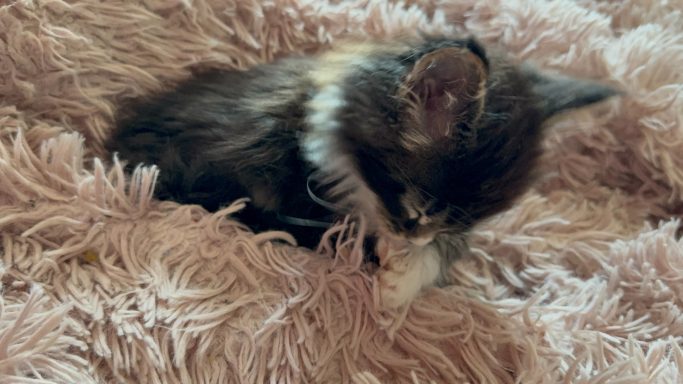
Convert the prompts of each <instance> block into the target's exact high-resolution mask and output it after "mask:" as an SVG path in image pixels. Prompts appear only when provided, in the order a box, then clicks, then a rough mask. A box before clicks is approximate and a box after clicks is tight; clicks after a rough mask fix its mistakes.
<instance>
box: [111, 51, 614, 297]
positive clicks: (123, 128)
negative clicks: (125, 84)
mask: <svg viewBox="0 0 683 384" xmlns="http://www.w3.org/2000/svg"><path fill="white" fill-rule="evenodd" d="M557 92H564V93H563V94H561V95H560V96H557V97H553V94H554V93H557ZM612 93H613V92H612V91H611V90H609V89H608V88H605V87H602V86H598V85H594V84H590V83H583V82H577V81H569V80H567V79H565V80H560V81H557V80H551V79H549V78H547V77H543V76H541V75H539V74H537V73H535V72H533V71H532V70H530V69H528V68H524V67H520V66H517V65H514V64H512V63H510V62H509V61H508V60H507V59H506V58H505V57H504V56H500V55H493V56H487V55H486V54H485V53H484V50H483V48H482V47H481V46H479V44H477V43H476V42H474V41H473V40H471V39H460V40H454V39H428V40H423V41H418V42H391V43H387V42H384V43H379V44H377V43H375V44H373V43H362V44H361V43H358V44H350V45H346V46H343V47H340V48H339V49H337V50H333V51H331V52H328V53H326V54H324V55H322V56H318V57H308V58H293V59H286V60H282V61H280V62H277V63H274V64H269V65H262V66H258V67H255V68H253V69H251V70H249V71H246V72H218V73H212V74H205V75H201V76H198V77H196V78H193V79H191V80H190V81H188V82H186V83H184V84H182V85H180V86H179V87H178V88H177V89H176V90H174V91H173V92H170V93H165V94H162V95H160V96H157V97H156V98H155V99H153V100H151V101H150V102H148V103H144V104H141V105H139V106H138V107H136V108H134V109H133V110H132V113H131V114H130V116H128V117H127V118H124V119H122V123H121V124H120V128H119V130H118V131H117V132H116V133H115V134H114V136H113V138H112V140H111V142H110V145H109V148H110V149H111V150H112V151H116V152H118V153H119V154H120V156H121V157H122V158H123V159H124V160H126V161H128V162H129V163H131V164H137V163H145V164H157V165H158V166H159V167H160V170H161V174H160V181H159V190H158V196H159V197H160V198H163V199H173V200H176V201H179V202H182V203H194V204H201V205H203V206H204V207H206V208H207V209H209V210H215V209H217V208H219V207H220V206H221V205H224V204H228V203H230V202H231V201H232V200H234V199H237V198H240V197H244V196H249V197H250V198H251V199H252V202H253V204H252V205H251V206H250V208H249V209H247V210H246V211H245V212H244V213H243V214H242V217H241V219H242V220H244V221H245V222H246V223H247V224H249V225H251V226H253V227H254V228H255V229H257V230H261V229H268V228H271V229H286V230H289V231H290V232H292V233H293V234H294V235H295V237H297V239H298V240H299V241H300V242H302V243H304V244H305V245H308V246H312V245H314V244H315V242H316V241H317V240H318V238H319V235H320V231H321V230H322V228H318V229H317V230H316V228H311V227H306V226H299V225H293V226H292V225H289V224H291V223H292V220H289V219H291V218H292V217H299V218H306V219H318V218H320V217H325V216H328V215H329V214H330V213H331V212H330V211H329V209H328V208H325V207H323V206H321V205H320V204H318V203H316V202H315V201H314V199H313V198H312V197H311V193H310V191H309V190H308V188H307V187H308V183H307V181H308V178H309V175H313V177H314V179H313V180H314V183H315V184H316V185H322V186H331V189H330V191H329V193H328V194H327V197H328V198H329V199H330V200H332V201H333V202H334V203H336V204H338V205H339V206H341V208H340V209H338V210H337V212H334V213H335V214H337V215H342V214H345V213H352V214H357V215H363V216H364V217H365V218H366V219H367V220H368V222H369V224H370V229H371V231H372V233H373V234H376V235H380V236H383V237H384V238H391V239H397V238H398V239H406V240H409V242H406V244H405V249H407V250H408V251H409V252H408V256H404V257H403V258H402V260H403V261H401V262H394V263H393V264H394V265H395V266H398V267H395V268H393V269H392V268H390V267H386V266H385V269H386V268H389V270H388V271H387V272H386V273H385V274H384V277H385V279H384V280H387V279H388V280H390V281H389V282H387V283H386V284H385V285H386V286H387V287H389V288H388V291H389V290H391V288H390V287H392V286H394V287H397V286H399V285H400V284H396V281H395V280H396V279H400V278H401V276H403V277H404V278H405V277H406V276H408V275H411V276H412V277H410V278H411V279H413V280H415V281H414V282H413V283H412V284H403V285H402V286H403V287H404V288H405V287H407V286H411V287H413V288H405V289H407V290H408V291H410V292H408V293H404V292H402V293H396V294H395V295H394V296H400V297H393V298H392V297H388V299H387V300H388V301H390V302H391V303H390V305H400V304H402V303H404V302H405V301H406V300H409V298H410V297H412V295H414V294H415V293H416V292H417V291H416V290H419V289H420V288H421V287H422V286H423V285H428V284H430V283H431V282H433V281H434V280H435V279H436V278H437V277H438V276H439V275H441V274H442V273H443V272H444V271H445V270H446V267H447V266H449V265H450V263H451V262H452V260H453V259H454V258H455V257H457V255H458V254H459V252H460V249H459V248H461V246H462V244H463V242H462V239H463V234H464V233H465V232H466V231H467V230H468V229H469V228H470V227H471V226H472V225H473V224H475V223H477V222H478V221H480V220H482V219H484V218H486V217H488V216H490V215H492V214H494V213H497V212H500V211H501V210H503V209H504V208H506V207H507V206H508V205H509V204H511V202H512V201H513V200H514V198H515V197H517V196H519V195H520V194H521V193H522V192H523V191H524V189H525V188H526V187H527V185H528V183H529V180H530V178H531V169H532V168H533V163H534V161H535V159H536V158H537V155H538V153H539V150H540V149H539V141H540V138H541V127H542V123H543V121H544V120H545V119H547V118H548V117H550V116H552V115H553V114H555V113H557V112H560V111H562V110H564V109H568V108H574V107H579V106H582V105H585V104H589V103H592V102H594V101H599V100H601V99H603V98H605V97H607V96H609V95H611V94H612ZM283 217H284V218H285V219H283ZM287 218H289V219H287ZM432 240H433V241H432ZM410 243H412V244H413V245H408V244H410ZM422 256H424V260H425V261H424V262H421V261H420V260H421V257H422ZM437 264H438V265H437ZM420 268H422V269H424V271H423V270H422V269H420ZM400 270H402V271H403V272H400ZM416 271H417V272H416ZM394 275H395V276H394ZM415 287H416V288H415ZM394 291H395V289H394ZM388 296H391V294H388Z"/></svg>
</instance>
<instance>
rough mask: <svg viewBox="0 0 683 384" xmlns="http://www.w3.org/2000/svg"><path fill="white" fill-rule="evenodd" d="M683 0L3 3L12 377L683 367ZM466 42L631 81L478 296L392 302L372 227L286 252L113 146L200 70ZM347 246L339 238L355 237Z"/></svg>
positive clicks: (419, 376) (3, 186) (610, 375)
mask: <svg viewBox="0 0 683 384" xmlns="http://www.w3.org/2000/svg"><path fill="white" fill-rule="evenodd" d="M682 10H683V2H681V1H680V0H670V1H654V0H651V1H647V0H626V1H621V0H613V1H598V2H594V1H568V0H562V1H540V0H539V1H521V0H509V1H508V0H505V1H503V0H483V1H480V0H462V1H447V0H443V1H439V0H415V1H411V2H409V3H404V2H397V1H369V0H355V1H334V0H268V1H257V0H178V1H175V0H141V1H122V0H107V1H99V0H69V1H62V0H40V1H38V0H36V1H11V0H10V1H9V2H7V1H5V2H4V5H2V6H1V8H0V233H1V237H2V242H1V250H2V253H1V257H2V259H1V260H0V279H1V293H2V299H1V301H0V303H1V305H0V383H110V382H112V383H114V382H122V383H123V382H131V383H260V382H271V383H276V382H277V383H299V382H308V383H346V382H351V383H359V384H360V383H367V384H370V383H372V384H376V383H430V382H433V383H596V384H597V383H622V384H625V383H647V382H652V383H680V382H683V377H682V375H681V373H680V372H681V370H683V353H682V351H681V348H682V347H683V241H681V240H680V222H679V217H680V215H681V213H683V204H682V198H683V125H682V121H683V96H682V95H681V92H682V91H683V70H682V68H683V23H682V22H681V20H683V14H682ZM418 30H423V31H432V32H443V33H453V32H468V33H473V34H476V35H477V36H480V37H481V39H483V40H484V41H486V42H495V43H499V44H501V45H503V46H504V47H506V48H507V49H508V50H509V51H510V52H511V53H512V54H513V55H515V56H517V57H519V58H523V59H528V60H531V61H533V62H535V63H537V64H538V65H539V66H541V67H543V68H545V69H548V70H553V71H558V72H564V73H568V74H575V75H581V76H586V77H593V78H600V79H603V80H605V81H607V82H610V83H612V84H616V85H618V86H620V87H621V88H622V89H624V90H625V91H626V92H627V96H626V97H624V98H621V99H618V100H612V101H610V102H607V103H605V104H604V105H602V106H600V107H597V108H592V109H590V110H586V111H582V112H577V113H572V114H568V115H566V116H565V117H564V118H563V119H558V120H557V121H556V122H555V123H553V124H552V125H551V126H550V127H549V131H548V139H547V140H546V142H545V150H546V154H545V155H544V158H543V162H542V168H541V172H542V178H541V180H540V181H539V182H538V183H537V184H536V185H535V187H534V189H533V190H531V191H530V192H529V193H528V194H526V195H525V196H524V197H523V198H522V199H521V200H520V201H519V202H518V204H516V205H515V206H514V207H513V208H512V209H511V210H509V211H508V212H505V213H504V214H502V215H499V216H497V217H495V218H494V219H492V220H490V221H489V222H487V223H485V224H483V225H481V226H479V227H478V228H477V229H476V231H474V233H473V234H472V252H471V254H470V255H467V256H466V257H464V258H463V259H462V260H461V261H460V262H458V263H457V265H455V266H454V268H453V271H452V272H453V277H454V279H455V281H456V283H455V285H453V286H450V287H446V288H443V289H436V288H434V289H430V290H428V291H426V292H425V293H424V295H422V296H421V297H420V298H419V299H417V300H416V301H415V302H414V303H413V305H412V306H411V307H410V308H409V309H407V310H404V311H400V312H397V313H393V312H384V311H381V310H380V309H378V307H377V301H378V296H377V289H376V279H375V277H373V274H372V271H370V270H368V269H366V267H364V266H363V265H362V264H361V255H360V244H359V242H358V241H357V239H358V235H359V233H362V227H359V225H358V224H356V223H342V224H340V225H339V226H337V227H336V228H334V229H333V230H334V231H337V232H340V231H341V232H343V233H342V236H341V237H340V240H339V241H338V242H337V244H336V247H333V245H332V244H329V242H328V243H327V244H324V245H323V246H322V247H321V249H320V250H319V252H318V253H313V252H310V251H306V250H304V249H300V248H295V247H291V246H287V245H283V244H282V241H274V240H285V241H288V240H291V239H290V238H289V236H288V235H287V234H283V233H264V234H258V235H253V234H251V233H249V231H247V230H246V229H245V228H243V227H242V226H240V225H239V224H238V223H236V222H235V221H233V220H231V219H230V217H231V213H233V212H235V210H237V209H239V208H240V206H241V205H242V204H243V202H239V201H238V202H235V203H234V204H233V205H231V206H230V207H227V208H225V209H224V210H222V211H220V212H217V213H208V212H206V211H204V210H202V209H201V208H198V207H195V206H180V205H178V204H175V203H172V202H159V201H156V200H155V199H153V198H152V194H153V188H154V181H155V178H156V175H157V171H156V170H155V169H153V168H144V169H138V170H137V171H136V172H135V173H134V174H133V175H132V177H129V176H127V175H124V174H123V172H122V170H121V166H120V164H118V163H115V162H112V159H111V157H109V156H108V155H106V154H104V153H103V152H102V142H103V140H104V138H105V137H106V136H107V134H108V132H109V131H110V129H111V127H112V122H113V119H114V117H115V115H116V111H117V108H120V106H121V105H122V104H124V103H125V102H127V101H129V100H130V99H131V98H132V97H137V96H141V95H145V94H148V93H150V92H154V91H156V90H159V89H163V88H164V87H167V86H170V85H172V84H173V83H174V82H176V81H179V80H181V79H183V78H185V77H187V76H188V75H189V74H190V72H191V71H192V70H193V69H196V68H200V69H201V68H207V67H220V68H247V67H249V66H251V65H254V64H256V63H260V62H265V61H269V60H272V59H274V58H276V57H278V56H280V55H283V54H287V53H289V52H301V51H306V50H317V49H324V48H325V47H326V46H329V45H330V44H334V43H335V41H337V40H338V39H339V38H340V37H342V36H345V35H348V34H361V35H366V36H389V35H392V34H398V33H416V32H417V31H418ZM333 249H336V251H333Z"/></svg>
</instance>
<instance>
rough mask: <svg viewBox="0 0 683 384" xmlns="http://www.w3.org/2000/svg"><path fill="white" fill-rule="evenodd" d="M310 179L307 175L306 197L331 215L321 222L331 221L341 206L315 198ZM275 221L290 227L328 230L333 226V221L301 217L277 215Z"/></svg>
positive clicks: (340, 209)
mask: <svg viewBox="0 0 683 384" xmlns="http://www.w3.org/2000/svg"><path fill="white" fill-rule="evenodd" d="M311 178H312V175H309V176H308V178H307V179H306V191H307V192H308V196H309V197H310V198H311V200H313V201H314V202H315V203H316V204H318V205H320V206H321V207H323V208H326V209H328V210H329V211H331V212H332V214H330V215H328V216H326V217H324V218H322V219H323V220H325V219H333V217H334V216H335V214H336V213H337V212H341V211H342V208H341V206H339V205H336V204H333V203H330V202H329V201H325V200H323V199H321V198H320V197H318V196H316V194H315V193H314V192H313V189H312V188H311ZM277 219H278V220H280V221H282V222H283V223H287V224H290V225H296V226H299V227H313V228H330V227H331V226H332V225H333V224H334V222H333V221H323V220H320V219H306V218H302V217H296V216H289V215H282V214H279V213H278V215H277Z"/></svg>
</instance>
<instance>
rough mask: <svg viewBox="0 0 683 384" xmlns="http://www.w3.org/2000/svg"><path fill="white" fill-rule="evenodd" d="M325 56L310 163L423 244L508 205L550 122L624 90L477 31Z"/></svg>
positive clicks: (380, 223) (387, 228)
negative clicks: (542, 66)
mask: <svg viewBox="0 0 683 384" xmlns="http://www.w3.org/2000/svg"><path fill="white" fill-rule="evenodd" d="M321 63H322V64H321V67H320V68H319V69H318V70H317V74H314V80H315V81H316V83H317V86H318V87H319V92H318V94H317V95H316V96H315V97H314V98H313V99H312V100H311V103H310V104H309V108H310V109H311V116H312V117H311V119H310V123H311V125H312V134H310V135H309V136H308V137H307V142H306V147H307V149H308V157H309V159H311V160H312V161H313V162H314V163H316V164H317V165H318V166H319V167H320V168H322V170H323V171H324V172H326V173H327V174H328V175H331V177H335V176H339V177H340V178H342V179H343V180H342V182H341V184H342V186H343V187H342V189H345V188H346V189H349V188H350V189H351V190H352V193H351V196H352V197H354V198H355V200H356V201H355V205H356V206H358V207H361V209H362V210H364V211H365V212H364V213H366V215H367V216H369V217H371V218H375V219H377V220H376V224H377V227H378V228H377V230H379V231H384V232H388V233H391V234H394V235H398V236H400V237H403V238H407V239H409V240H412V241H413V242H414V243H416V244H424V243H427V242H429V241H430V240H431V239H433V238H434V236H435V235H437V234H439V233H443V232H458V233H460V232H463V231H465V230H467V229H469V228H470V227H471V226H472V225H473V224H475V223H477V222H478V221H480V220H482V219H485V218H487V217H489V216H491V215H493V214H495V213H498V212H500V211H502V210H503V209H505V208H507V207H508V206H509V205H510V204H511V203H512V202H513V201H514V199H515V198H516V197H518V196H519V195H521V194H522V193H523V192H524V191H525V189H526V187H527V186H528V184H529V182H530V179H531V176H532V170H533V165H534V162H535V160H536V158H537V157H538V155H539V152H540V138H541V133H542V126H543V123H544V122H545V121H546V120H547V119H549V118H550V117H553V116H555V115H556V114H558V113H560V112H563V111H566V110H569V109H573V108H578V107H582V106H586V105H589V104H592V103H595V102H598V101H601V100H603V99H605V98H607V97H609V96H612V95H614V94H615V93H616V92H615V91H614V90H613V89H612V88H609V87H606V86H603V85H599V84H596V83H593V82H589V81H585V80H579V79H573V78H567V77H557V76H548V75H544V74H541V73H540V72H538V71H536V70H534V69H533V68H532V67H530V66H527V65H517V64H515V63H513V62H512V61H511V60H509V59H508V58H506V57H505V56H504V55H500V54H492V55H487V53H486V52H485V50H484V48H483V47H482V46H481V45H480V44H479V43H478V42H476V41H475V40H473V39H471V38H467V39H460V40H457V39H455V40H454V39H428V40H425V41H421V42H420V43H417V44H411V45H403V44H401V45H389V44H387V45H379V46H378V45H363V46H355V48H354V47H353V46H352V48H351V49H349V50H347V51H344V50H342V51H341V52H340V51H337V52H335V53H332V54H329V55H328V56H327V57H326V58H324V59H323V60H322V61H321Z"/></svg>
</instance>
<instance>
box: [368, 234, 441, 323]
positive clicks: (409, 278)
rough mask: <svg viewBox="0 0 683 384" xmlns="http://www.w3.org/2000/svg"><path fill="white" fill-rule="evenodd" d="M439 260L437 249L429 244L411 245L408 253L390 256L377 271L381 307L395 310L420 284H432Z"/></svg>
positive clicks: (408, 301)
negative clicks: (387, 261) (423, 245)
mask: <svg viewBox="0 0 683 384" xmlns="http://www.w3.org/2000/svg"><path fill="white" fill-rule="evenodd" d="M439 263H440V261H439V254H438V251H437V250H436V248H434V247H432V246H425V247H410V248H409V249H408V252H407V253H405V254H402V255H400V256H396V257H393V258H391V259H390V262H389V263H387V264H386V265H384V266H383V267H382V269H380V270H379V276H378V285H379V294H380V301H381V306H382V307H383V308H386V309H395V308H400V307H402V306H404V305H407V304H409V303H410V302H411V301H413V299H415V297H417V295H418V294H419V293H420V291H421V290H422V288H423V287H426V286H430V285H432V284H433V283H434V281H435V280H436V278H437V277H438V275H439V267H440V264H439Z"/></svg>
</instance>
